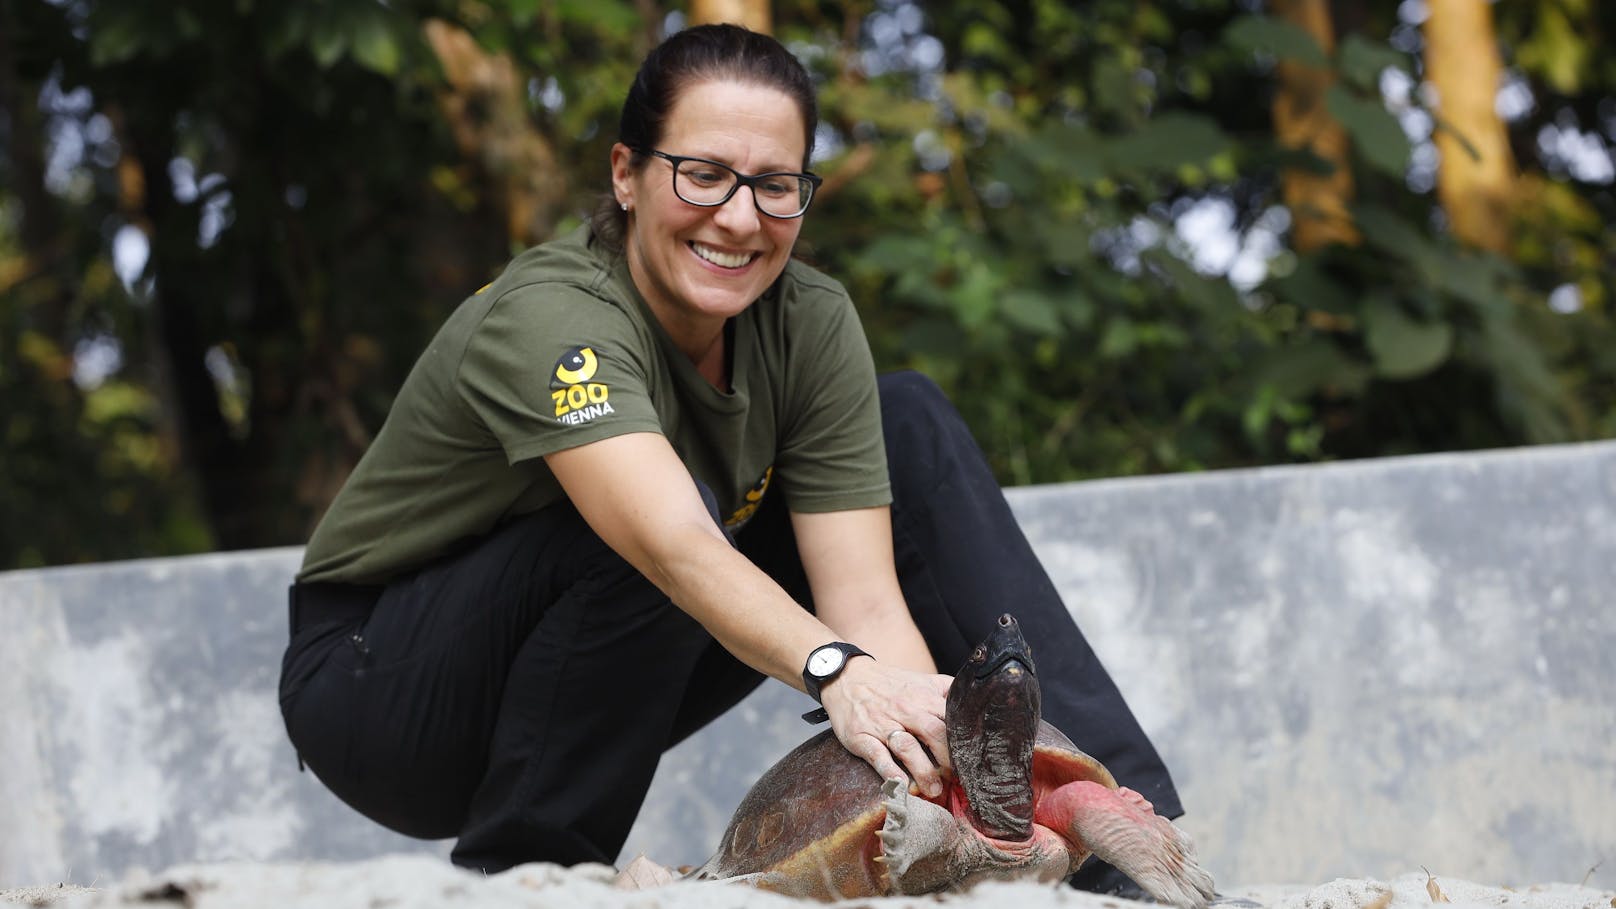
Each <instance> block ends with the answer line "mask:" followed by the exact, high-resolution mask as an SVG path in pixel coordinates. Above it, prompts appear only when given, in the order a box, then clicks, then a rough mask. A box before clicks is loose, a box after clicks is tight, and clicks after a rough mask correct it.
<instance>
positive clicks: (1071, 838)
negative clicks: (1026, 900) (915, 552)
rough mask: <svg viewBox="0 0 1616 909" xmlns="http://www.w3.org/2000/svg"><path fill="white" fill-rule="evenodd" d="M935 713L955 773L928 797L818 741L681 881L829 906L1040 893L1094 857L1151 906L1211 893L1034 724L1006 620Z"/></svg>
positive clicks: (1102, 776) (792, 758) (1137, 815)
mask: <svg viewBox="0 0 1616 909" xmlns="http://www.w3.org/2000/svg"><path fill="white" fill-rule="evenodd" d="M947 704H948V706H947V710H946V714H945V717H944V720H945V723H946V725H947V729H948V749H949V753H950V755H951V756H952V759H953V765H954V767H953V771H952V773H951V774H949V775H948V777H947V782H946V785H945V786H944V791H943V793H942V794H941V795H940V796H938V797H937V798H935V799H931V798H927V797H925V796H923V795H922V794H921V793H920V791H919V790H918V788H916V787H913V786H907V785H903V784H902V783H900V782H899V781H896V780H886V781H883V780H882V779H881V778H880V776H879V775H878V774H876V772H875V771H874V770H873V769H872V768H871V767H870V765H869V764H868V763H866V762H865V761H864V760H862V759H860V758H858V757H855V756H854V755H853V754H851V753H850V752H848V751H847V750H846V749H845V748H843V747H842V745H841V743H840V742H839V741H838V740H837V739H836V737H835V735H834V734H833V733H832V732H830V731H825V732H821V733H820V734H818V735H816V736H814V737H813V738H810V739H809V740H808V741H806V742H804V743H803V744H801V745H799V746H798V747H797V748H796V749H794V750H793V751H791V752H790V753H789V754H787V755H786V756H785V757H783V758H781V759H780V760H779V761H778V762H777V763H776V764H775V765H774V766H773V767H771V768H770V769H769V770H768V771H767V772H765V773H764V774H763V776H762V777H761V778H760V779H759V780H758V781H757V783H756V784H755V785H754V786H753V787H752V789H751V791H749V792H748V793H747V795H746V797H745V798H744V799H742V801H741V803H740V805H739V807H738V808H737V809H736V811H735V814H734V816H733V817H732V818H731V820H730V822H729V826H728V827H727V829H725V831H724V835H723V838H722V840H721V841H720V843H719V846H718V850H717V852H715V853H714V855H713V856H712V858H711V859H709V860H708V861H707V862H706V864H704V865H702V866H701V867H699V868H697V869H695V870H694V871H693V872H691V873H690V874H689V875H687V877H688V878H692V879H696V880H739V881H745V882H747V883H751V884H753V885H755V886H757V887H760V888H762V889H766V890H772V891H775V892H779V893H784V894H788V895H792V896H799V897H814V898H818V899H823V900H837V899H844V898H848V897H855V896H885V895H894V894H920V893H930V892H936V891H940V890H952V889H961V888H965V887H968V886H970V885H972V884H974V883H976V882H978V881H981V880H984V879H1002V880H1026V879H1031V880H1038V881H1046V882H1051V883H1053V882H1057V881H1062V880H1064V879H1066V878H1067V877H1069V876H1070V875H1071V874H1072V873H1073V872H1075V871H1076V870H1077V869H1078V866H1080V865H1081V864H1082V863H1083V862H1084V861H1085V860H1086V859H1087V858H1088V857H1089V855H1091V854H1093V855H1097V856H1099V857H1100V858H1101V859H1103V860H1105V861H1107V862H1110V863H1111V864H1112V865H1114V866H1116V867H1117V868H1118V869H1120V870H1121V871H1123V872H1124V873H1125V874H1127V875H1128V876H1129V877H1131V878H1133V880H1134V881H1135V882H1137V883H1138V884H1139V885H1140V887H1142V888H1143V889H1144V890H1145V892H1147V893H1148V894H1150V895H1151V896H1152V897H1154V898H1155V899H1156V900H1158V901H1161V902H1164V903H1169V904H1172V905H1175V906H1181V907H1186V909H1198V907H1203V906H1205V905H1207V904H1208V902H1209V901H1210V900H1211V899H1212V898H1213V896H1214V893H1213V883H1212V878H1211V876H1210V875H1209V874H1207V872H1206V871H1204V870H1203V869H1202V868H1201V867H1200V865H1198V864H1197V863H1196V860H1195V853H1194V847H1193V844H1192V843H1191V841H1190V839H1189V837H1188V835H1187V834H1185V833H1184V832H1183V831H1181V830H1179V829H1178V828H1177V827H1175V826H1174V825H1173V824H1172V822H1171V821H1169V820H1168V819H1166V818H1163V817H1161V816H1159V815H1157V814H1156V813H1155V811H1154V810H1153V808H1152V806H1151V804H1150V802H1148V801H1147V800H1146V799H1145V798H1144V797H1143V796H1141V795H1140V794H1138V793H1137V792H1134V791H1133V790H1130V789H1126V788H1122V787H1120V786H1119V785H1118V784H1117V781H1116V779H1115V778H1114V777H1113V776H1112V775H1111V773H1110V771H1108V770H1106V768H1105V767H1104V766H1103V765H1101V764H1100V762H1099V761H1097V760H1095V759H1094V758H1092V757H1090V756H1088V755H1087V754H1084V753H1083V752H1082V751H1081V750H1079V749H1078V747H1077V746H1076V745H1074V744H1073V743H1072V741H1071V739H1069V738H1067V737H1066V736H1065V735H1064V734H1062V733H1061V732H1060V731H1059V730H1058V729H1056V728H1055V727H1054V726H1051V725H1050V724H1049V723H1047V722H1044V721H1043V719H1042V718H1041V717H1040V715H1039V690H1038V678H1037V674H1036V671H1035V669H1034V666H1033V661H1032V656H1031V653H1030V651H1029V649H1028V647H1027V642H1026V640H1025V639H1024V638H1023V637H1022V634H1021V629H1020V627H1019V625H1018V624H1017V622H1016V620H1015V619H1014V618H1013V617H1012V616H1010V615H1008V614H1006V615H1002V616H1000V617H999V619H998V621H997V627H995V628H994V629H993V630H992V633H991V634H989V636H988V637H987V639H986V640H984V641H983V642H982V644H981V645H979V646H978V647H977V648H976V649H975V650H974V651H973V652H972V653H971V655H970V657H969V658H968V659H967V660H966V661H965V663H964V665H963V666H961V667H960V671H959V673H958V674H957V675H956V676H955V677H954V682H953V684H952V686H951V687H950V689H949V692H948V702H947Z"/></svg>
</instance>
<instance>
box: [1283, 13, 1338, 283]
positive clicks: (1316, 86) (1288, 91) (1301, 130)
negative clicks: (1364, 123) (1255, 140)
mask: <svg viewBox="0 0 1616 909" xmlns="http://www.w3.org/2000/svg"><path fill="white" fill-rule="evenodd" d="M1273 7H1274V12H1275V13H1277V14H1278V15H1279V17H1280V18H1282V19H1284V20H1285V21H1287V22H1290V23H1292V24H1294V25H1296V26H1298V27H1300V28H1302V29H1303V30H1305V31H1306V32H1307V33H1308V34H1310V35H1312V36H1313V40H1314V41H1316V42H1318V45H1319V47H1320V48H1322V49H1323V50H1324V52H1325V53H1326V54H1328V53H1331V52H1332V51H1333V50H1334V49H1335V30H1334V29H1333V28H1332V27H1331V24H1330V4H1329V0H1274V3H1273ZM1334 81H1335V74H1334V73H1333V72H1331V70H1329V69H1328V68H1323V67H1317V66H1308V65H1307V64H1304V63H1300V62H1297V61H1295V60H1284V61H1282V62H1281V63H1280V64H1279V92H1278V94H1276V95H1275V97H1274V133H1275V135H1276V136H1277V137H1278V139H1279V144H1280V145H1281V146H1283V147H1285V148H1291V149H1301V150H1306V151H1309V152H1312V153H1313V154H1314V155H1317V156H1318V157H1319V158H1322V159H1323V160H1324V161H1326V162H1328V163H1329V164H1330V165H1331V166H1332V168H1333V170H1332V171H1331V172H1330V173H1328V174H1320V173H1314V172H1312V171H1308V170H1302V169H1299V168H1292V169H1290V170H1287V171H1285V173H1284V174H1283V176H1282V177H1281V189H1282V197H1283V198H1284V200H1285V205H1286V207H1288V208H1289V209H1290V210H1291V221H1292V224H1291V231H1292V235H1293V245H1294V246H1295V248H1296V250H1297V252H1304V253H1305V252H1309V251H1311V250H1315V249H1319V248H1320V247H1324V246H1328V245H1330V244H1331V243H1341V244H1345V245H1348V246H1355V245H1357V243H1358V241H1359V235H1358V229H1357V228H1356V227H1355V226H1353V223H1352V216H1351V215H1349V214H1348V213H1347V204H1348V203H1349V202H1350V201H1351V199H1352V193H1353V184H1352V169H1351V167H1350V166H1349V162H1348V160H1347V133H1346V130H1344V129H1343V128H1342V127H1341V124H1340V123H1338V122H1337V121H1336V119H1335V118H1334V117H1332V116H1331V115H1330V111H1329V108H1327V107H1326V106H1325V101H1324V98H1325V93H1326V92H1328V91H1329V89H1330V86H1331V85H1332V84H1333V83H1334Z"/></svg>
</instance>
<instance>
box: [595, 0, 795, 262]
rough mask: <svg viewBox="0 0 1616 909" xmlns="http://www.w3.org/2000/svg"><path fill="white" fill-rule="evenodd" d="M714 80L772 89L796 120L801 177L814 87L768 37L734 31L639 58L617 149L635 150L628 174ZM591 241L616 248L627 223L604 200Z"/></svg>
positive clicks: (713, 29) (673, 41) (728, 28)
mask: <svg viewBox="0 0 1616 909" xmlns="http://www.w3.org/2000/svg"><path fill="white" fill-rule="evenodd" d="M715 79H724V80H729V81H734V82H742V83H746V84H750V85H761V86H765V87H767V88H773V89H778V90H779V91H781V92H782V93H784V94H785V95H787V96H788V97H790V98H791V99H792V100H793V101H795V102H797V109H798V110H799V111H800V112H801V113H802V131H803V137H804V139H805V144H804V146H803V153H802V167H803V170H807V169H808V159H809V158H811V157H812V156H813V153H814V132H815V130H816V129H817V127H818V125H819V104H818V102H817V101H816V100H815V98H814V84H813V80H812V79H810V78H809V77H808V71H807V70H805V69H803V66H802V64H801V63H799V62H798V61H797V58H796V57H794V56H792V55H791V52H790V51H788V50H786V48H785V46H784V45H782V44H781V43H780V42H778V41H776V40H774V39H773V38H771V37H769V36H768V35H764V34H759V33H758V32H753V31H748V30H746V29H744V28H741V27H740V26H738V25H698V26H695V27H694V28H687V29H685V30H683V31H680V32H675V33H674V34H672V35H670V36H668V38H667V40H665V41H663V42H662V43H661V44H659V45H657V46H656V47H655V48H654V49H653V50H652V51H651V53H649V54H647V55H646V58H645V62H643V63H641V64H640V71H639V73H637V74H636V75H635V77H634V84H633V85H632V86H630V88H629V90H628V97H627V98H626V99H624V101H623V113H622V116H621V117H620V118H619V119H618V124H617V141H619V142H621V143H623V144H624V145H626V146H628V147H629V148H630V149H633V150H634V157H633V166H634V167H635V168H639V167H642V166H644V164H645V162H646V160H647V156H646V155H645V154H643V150H645V149H650V148H654V147H656V145H657V144H658V143H659V142H661V141H662V134H663V132H664V130H665V128H666V124H667V120H668V114H669V113H670V112H671V111H672V110H673V106H674V104H675V102H677V101H678V100H679V95H680V93H681V92H683V91H684V90H685V89H686V88H687V87H689V86H690V85H693V84H696V83H699V82H706V81H710V80H715ZM592 224H593V226H594V231H595V236H597V237H600V238H601V239H603V240H605V241H606V242H607V243H608V244H610V245H611V246H613V247H621V245H622V239H623V235H624V234H625V233H626V231H627V226H628V215H627V213H625V212H624V211H622V209H620V208H619V207H618V205H617V201H616V199H615V197H613V195H612V194H611V193H610V192H608V193H607V194H606V195H605V197H603V198H602V199H601V204H600V205H599V206H598V207H597V208H596V210H595V214H594V217H593V219H592Z"/></svg>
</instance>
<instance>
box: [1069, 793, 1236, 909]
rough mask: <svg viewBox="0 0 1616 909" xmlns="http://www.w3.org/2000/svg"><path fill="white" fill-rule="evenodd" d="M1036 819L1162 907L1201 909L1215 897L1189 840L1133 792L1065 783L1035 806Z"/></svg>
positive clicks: (1187, 836) (1142, 797)
mask: <svg viewBox="0 0 1616 909" xmlns="http://www.w3.org/2000/svg"><path fill="white" fill-rule="evenodd" d="M1037 819H1038V823H1039V824H1042V825H1044V826H1046V827H1049V828H1051V829H1053V830H1055V831H1057V832H1059V833H1061V834H1062V835H1063V836H1065V837H1067V838H1068V839H1070V840H1071V841H1072V842H1073V843H1075V844H1077V845H1078V846H1079V847H1080V848H1081V849H1084V850H1086V851H1088V852H1092V853H1094V854H1095V855H1096V856H1099V857H1100V858H1101V859H1102V860H1104V861H1106V862H1109V863H1111V864H1112V865H1114V866H1115V867H1116V868H1117V869H1118V870H1120V871H1122V873H1124V874H1126V875H1128V877H1130V878H1133V880H1134V882H1135V883H1137V884H1138V885H1139V886H1140V887H1142V888H1144V890H1145V892H1146V893H1149V894H1150V895H1151V896H1153V897H1155V898H1156V899H1157V900H1159V901H1161V902H1163V903H1168V904H1170V905H1173V906H1180V907H1183V909H1202V907H1204V906H1206V905H1207V903H1208V902H1209V901H1210V900H1211V899H1212V898H1213V896H1214V893H1213V890H1212V876H1211V875H1210V874H1207V872H1206V870H1205V869H1204V868H1202V867H1201V866H1200V865H1199V864H1197V863H1196V861H1195V845H1194V843H1193V842H1191V840H1190V838H1189V835H1188V834H1186V833H1184V831H1182V830H1180V829H1178V828H1177V827H1175V826H1173V823H1172V821H1169V820H1168V819H1167V818H1164V817H1162V816H1160V815H1158V814H1157V813H1156V811H1155V809H1154V808H1153V807H1152V806H1151V804H1150V802H1148V801H1146V800H1145V797H1144V796H1142V795H1140V794H1139V793H1137V792H1134V791H1133V790H1132V789H1110V788H1107V787H1105V786H1102V785H1100V784H1099V783H1092V782H1087V781H1079V782H1074V783H1067V784H1066V785H1064V786H1061V787H1060V788H1058V789H1056V790H1055V791H1053V792H1050V793H1048V794H1046V795H1045V796H1044V797H1043V799H1042V800H1041V801H1039V803H1038V810H1037ZM1073 870H1076V869H1075V868H1074V869H1073Z"/></svg>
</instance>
